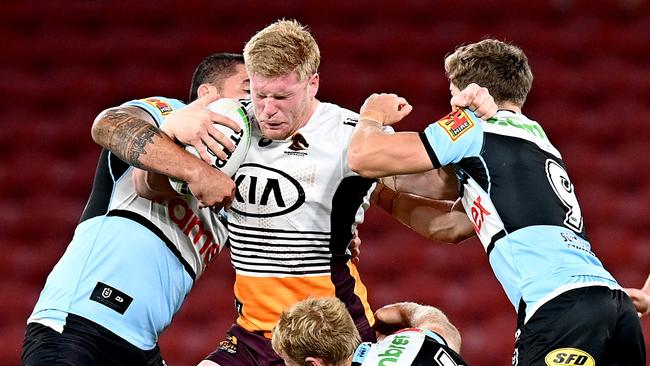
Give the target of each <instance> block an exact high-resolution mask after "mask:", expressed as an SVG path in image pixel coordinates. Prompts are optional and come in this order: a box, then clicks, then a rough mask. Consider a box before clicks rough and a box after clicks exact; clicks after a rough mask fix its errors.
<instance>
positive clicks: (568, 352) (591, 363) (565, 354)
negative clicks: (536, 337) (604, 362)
mask: <svg viewBox="0 0 650 366" xmlns="http://www.w3.org/2000/svg"><path fill="white" fill-rule="evenodd" d="M544 362H545V363H546V364H547V365H548V366H567V365H569V366H595V365H596V361H595V360H594V358H593V357H591V355H590V354H589V353H587V352H585V351H583V350H580V349H577V348H560V349H556V350H553V351H551V352H549V353H548V354H547V355H546V357H544Z"/></svg>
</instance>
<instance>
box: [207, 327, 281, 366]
mask: <svg viewBox="0 0 650 366" xmlns="http://www.w3.org/2000/svg"><path fill="white" fill-rule="evenodd" d="M205 359H206V360H210V361H212V362H216V363H218V364H219V365H221V366H276V365H277V366H284V361H283V360H282V358H280V356H278V355H277V354H276V353H275V351H273V348H272V347H271V340H270V339H268V338H265V337H264V336H263V335H261V334H255V333H251V332H249V331H247V330H245V329H244V328H242V327H240V326H239V325H233V326H232V327H231V328H230V330H229V331H228V333H226V340H224V341H221V343H219V347H218V348H217V349H216V350H215V351H214V352H212V353H210V355H208V357H206V358H205Z"/></svg>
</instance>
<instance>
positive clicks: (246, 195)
mask: <svg viewBox="0 0 650 366" xmlns="http://www.w3.org/2000/svg"><path fill="white" fill-rule="evenodd" d="M252 108H253V106H252V104H251V105H250V106H249V107H248V111H249V118H250V119H251V120H252V121H254V122H253V123H252V125H253V134H252V139H251V145H250V149H249V151H248V155H247V157H246V159H245V161H244V162H243V164H242V165H241V167H240V168H239V170H238V171H237V173H236V174H235V177H234V179H235V182H236V184H237V193H236V197H235V199H234V201H233V204H232V207H231V208H230V210H229V211H228V231H229V235H230V250H231V258H232V264H233V266H234V268H235V272H236V282H235V297H236V301H237V306H238V312H239V315H240V316H239V319H238V323H239V325H241V326H242V327H244V328H245V329H247V330H249V331H256V332H263V333H265V334H266V335H267V336H270V332H271V329H272V328H273V326H274V325H275V323H276V322H277V319H278V317H279V315H280V312H281V311H282V310H283V309H284V308H285V307H287V306H289V305H292V304H294V303H296V302H298V301H300V300H303V299H305V298H307V297H309V296H337V297H338V298H339V299H340V300H341V301H343V302H344V303H345V304H346V305H347V307H348V310H349V311H350V314H351V315H352V317H353V319H354V320H355V322H356V323H357V327H358V328H359V330H360V332H361V334H362V337H364V338H369V339H371V338H372V335H371V334H372V331H371V329H370V326H371V325H372V324H373V323H374V319H373V316H372V311H371V310H370V307H369V305H368V302H367V298H366V289H365V286H364V285H363V284H362V283H361V281H360V279H359V274H358V272H357V269H356V266H355V265H353V264H352V263H351V262H350V260H349V259H350V256H349V252H348V250H347V247H348V244H349V242H350V240H351V238H352V233H353V230H354V229H355V228H356V226H357V225H358V224H360V223H361V222H362V221H363V216H364V213H365V210H366V209H367V208H368V206H369V197H370V193H371V192H372V189H373V188H374V181H373V180H369V179H365V178H362V177H360V176H358V175H357V174H356V173H354V172H352V171H351V170H350V168H349V167H348V162H347V151H348V144H349V142H350V138H351V135H352V132H353V130H354V126H355V125H356V124H357V122H358V115H357V114H356V113H354V112H351V111H349V110H346V109H344V108H341V107H339V106H336V105H334V104H329V103H319V105H318V107H317V108H316V110H315V112H314V114H313V115H312V117H311V119H310V120H309V121H308V122H307V124H306V125H305V126H304V127H302V128H301V129H299V130H298V131H297V133H296V134H294V136H293V137H292V138H289V139H287V140H282V141H280V140H273V141H272V140H268V139H265V138H263V137H262V135H261V132H260V129H259V126H258V123H257V122H256V120H255V118H254V116H253V111H252Z"/></svg>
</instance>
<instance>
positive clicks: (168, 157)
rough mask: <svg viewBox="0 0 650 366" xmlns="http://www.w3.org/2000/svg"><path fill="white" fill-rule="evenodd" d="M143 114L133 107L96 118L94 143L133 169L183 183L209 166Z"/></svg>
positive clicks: (117, 109)
mask: <svg viewBox="0 0 650 366" xmlns="http://www.w3.org/2000/svg"><path fill="white" fill-rule="evenodd" d="M142 113H145V112H144V111H142V112H140V111H139V110H136V109H134V107H125V108H122V107H118V108H111V109H107V110H105V111H104V112H102V113H101V114H100V115H99V116H97V118H96V119H95V122H94V124H93V128H92V136H93V140H94V141H95V142H96V143H97V144H99V145H101V146H102V147H104V148H105V149H107V150H110V151H111V152H112V153H113V154H115V155H117V156H118V157H119V158H120V159H122V160H123V161H125V162H126V163H128V164H129V165H131V166H134V167H136V168H140V169H144V170H147V171H151V172H155V173H160V174H164V175H166V176H169V177H174V178H177V179H180V180H183V181H190V180H192V179H193V178H194V177H196V176H197V175H198V171H199V170H201V169H204V168H206V167H208V165H207V164H205V163H203V162H201V161H200V160H199V159H197V158H195V157H194V156H192V155H191V154H189V153H188V152H186V151H185V150H184V149H183V148H181V147H180V146H179V145H177V144H176V143H175V142H174V141H172V140H171V139H170V138H169V137H168V136H167V135H166V134H164V133H163V132H161V131H160V129H158V128H157V127H156V126H154V125H153V124H152V122H150V121H147V118H148V117H146V115H142ZM202 164H203V165H205V167H204V166H202Z"/></svg>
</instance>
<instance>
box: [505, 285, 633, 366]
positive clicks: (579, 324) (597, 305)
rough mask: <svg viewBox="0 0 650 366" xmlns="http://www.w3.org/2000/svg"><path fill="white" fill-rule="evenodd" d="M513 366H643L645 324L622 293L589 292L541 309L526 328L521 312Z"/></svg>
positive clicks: (568, 295) (589, 289)
mask: <svg viewBox="0 0 650 366" xmlns="http://www.w3.org/2000/svg"><path fill="white" fill-rule="evenodd" d="M518 313H519V316H518V317H519V319H518V329H517V332H516V334H515V337H516V341H515V351H514V354H513V357H512V364H513V365H514V366H556V365H563V366H574V365H585V366H587V365H598V366H641V365H645V364H646V350H645V343H644V340H643V333H642V331H641V323H640V322H639V317H638V315H637V313H636V309H635V308H634V305H633V304H632V301H630V298H629V297H628V296H627V294H626V293H625V292H624V291H622V290H612V289H610V288H608V287H605V286H590V287H583V288H578V289H574V290H570V291H567V292H565V293H562V294H560V295H559V296H557V297H556V298H554V299H552V300H551V301H549V302H547V303H546V304H544V305H542V306H541V307H540V308H539V309H538V310H537V311H536V312H535V314H533V316H532V317H531V318H530V319H529V320H528V322H526V324H524V319H525V317H526V311H525V307H524V306H520V309H519V312H518Z"/></svg>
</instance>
